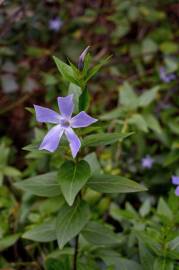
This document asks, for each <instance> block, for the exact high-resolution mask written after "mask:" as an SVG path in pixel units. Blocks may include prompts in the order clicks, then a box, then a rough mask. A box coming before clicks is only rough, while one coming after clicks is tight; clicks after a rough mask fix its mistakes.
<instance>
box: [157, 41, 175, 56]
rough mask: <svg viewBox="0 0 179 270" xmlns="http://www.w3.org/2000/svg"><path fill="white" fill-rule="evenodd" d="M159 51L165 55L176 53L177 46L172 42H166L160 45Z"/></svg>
mask: <svg viewBox="0 0 179 270" xmlns="http://www.w3.org/2000/svg"><path fill="white" fill-rule="evenodd" d="M160 50H161V51H162V52H163V53H167V54H171V53H176V52H177V51H178V44H176V43H174V42H172V41H166V42H163V43H162V44H161V45H160Z"/></svg>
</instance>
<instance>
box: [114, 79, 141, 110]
mask: <svg viewBox="0 0 179 270" xmlns="http://www.w3.org/2000/svg"><path fill="white" fill-rule="evenodd" d="M119 91H120V92H119V94H120V103H121V104H122V105H124V106H126V107H129V108H130V109H136V108H137V107H138V103H139V97H138V96H137V95H136V93H135V92H134V90H133V88H132V86H131V85H130V84H129V83H128V82H125V83H124V84H123V85H122V86H120V88H119Z"/></svg>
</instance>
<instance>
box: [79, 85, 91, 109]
mask: <svg viewBox="0 0 179 270" xmlns="http://www.w3.org/2000/svg"><path fill="white" fill-rule="evenodd" d="M89 102H90V95H89V92H88V90H87V88H85V89H84V90H83V92H82V94H81V96H80V97H79V111H85V110H87V108H88V106H89Z"/></svg>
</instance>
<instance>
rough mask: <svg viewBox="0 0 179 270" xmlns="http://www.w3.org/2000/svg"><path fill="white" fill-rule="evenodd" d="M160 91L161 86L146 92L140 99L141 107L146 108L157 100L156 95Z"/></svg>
mask: <svg viewBox="0 0 179 270" xmlns="http://www.w3.org/2000/svg"><path fill="white" fill-rule="evenodd" d="M158 91H159V86H155V87H153V88H152V89H151V90H147V91H145V92H144V93H143V94H142V95H141V96H140V97H139V106H140V107H146V106H148V105H149V104H150V103H151V102H153V101H154V100H155V99H156V95H157V93H158Z"/></svg>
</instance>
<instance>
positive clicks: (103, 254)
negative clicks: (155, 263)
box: [94, 248, 159, 270]
mask: <svg viewBox="0 0 179 270" xmlns="http://www.w3.org/2000/svg"><path fill="white" fill-rule="evenodd" d="M94 256H96V257H97V258H99V257H100V258H101V259H102V260H103V261H104V262H105V263H106V264H107V266H115V268H112V269H115V270H131V269H132V270H143V269H142V267H141V266H140V265H139V264H138V263H137V262H135V261H133V260H128V259H126V258H122V257H120V254H119V253H118V252H115V251H113V250H111V249H110V250H109V249H106V248H105V249H102V248H101V249H100V250H96V251H95V254H94ZM158 270H159V269H158Z"/></svg>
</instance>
